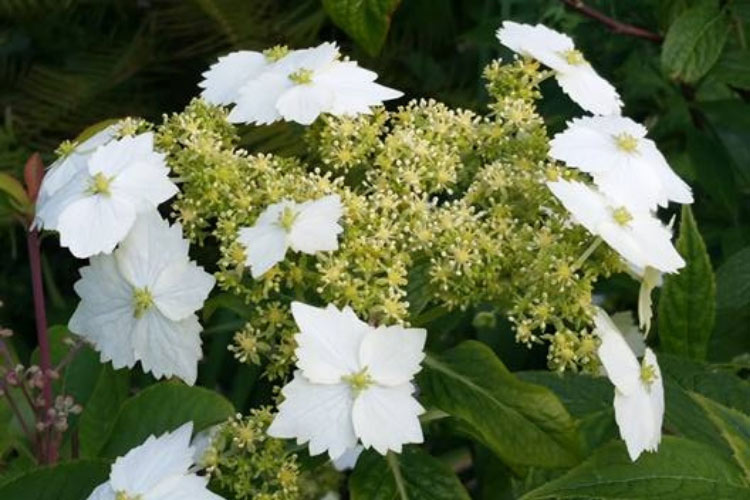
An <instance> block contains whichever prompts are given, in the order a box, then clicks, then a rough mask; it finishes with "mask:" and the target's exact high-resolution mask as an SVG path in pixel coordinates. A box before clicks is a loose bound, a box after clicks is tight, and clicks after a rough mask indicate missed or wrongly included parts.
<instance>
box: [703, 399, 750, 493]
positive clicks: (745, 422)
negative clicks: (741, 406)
mask: <svg viewBox="0 0 750 500" xmlns="http://www.w3.org/2000/svg"><path fill="white" fill-rule="evenodd" d="M691 395H692V397H693V399H695V401H697V402H698V404H699V405H701V407H703V409H704V410H705V411H706V413H707V414H708V417H709V418H710V419H711V421H712V422H713V423H714V425H715V426H716V427H717V428H718V429H719V432H720V433H721V436H722V437H723V438H724V440H725V441H726V442H727V444H728V445H729V447H730V448H731V449H732V452H733V454H734V459H735V461H736V462H737V463H738V464H739V465H740V467H742V470H743V471H745V477H746V478H747V479H750V417H749V416H747V415H745V414H744V413H741V412H739V411H737V410H733V409H732V408H727V407H726V406H724V405H720V404H719V403H717V402H715V401H712V400H710V399H708V398H705V397H703V396H701V395H700V394H695V393H693V394H691Z"/></svg>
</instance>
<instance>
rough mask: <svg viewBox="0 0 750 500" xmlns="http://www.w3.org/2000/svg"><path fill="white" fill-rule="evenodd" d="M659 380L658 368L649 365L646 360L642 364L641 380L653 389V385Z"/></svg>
mask: <svg viewBox="0 0 750 500" xmlns="http://www.w3.org/2000/svg"><path fill="white" fill-rule="evenodd" d="M657 378H658V377H657V375H656V368H654V367H653V365H649V364H647V363H646V361H645V360H644V361H643V362H642V363H641V380H642V381H643V383H644V384H646V385H647V386H648V387H651V384H653V383H654V382H655V381H656V379H657Z"/></svg>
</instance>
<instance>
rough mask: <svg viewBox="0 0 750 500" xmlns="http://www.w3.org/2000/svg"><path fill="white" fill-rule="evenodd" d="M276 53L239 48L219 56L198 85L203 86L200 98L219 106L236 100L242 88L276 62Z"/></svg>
mask: <svg viewBox="0 0 750 500" xmlns="http://www.w3.org/2000/svg"><path fill="white" fill-rule="evenodd" d="M273 54H274V53H271V52H269V53H261V52H254V51H251V50H240V51H237V52H232V53H231V54H227V55H226V56H223V57H220V58H219V60H218V62H216V63H215V64H213V65H212V66H211V67H210V68H209V69H208V71H206V72H204V73H203V78H204V79H203V81H201V82H200V83H199V84H198V86H199V87H201V88H202V89H203V91H202V92H201V97H203V99H205V100H206V101H207V102H210V103H211V104H217V105H220V106H226V105H229V104H233V103H235V102H237V99H238V98H239V96H240V88H242V86H243V85H245V84H246V83H248V82H250V81H252V80H254V79H255V78H257V77H259V76H260V75H261V74H263V73H264V72H265V71H266V70H267V69H268V68H269V66H271V65H272V64H273V63H274V62H275V57H274V55H273ZM284 55H285V52H284Z"/></svg>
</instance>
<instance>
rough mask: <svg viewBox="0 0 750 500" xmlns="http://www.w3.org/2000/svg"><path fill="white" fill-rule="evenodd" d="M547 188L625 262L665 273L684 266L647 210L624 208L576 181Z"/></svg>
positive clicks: (667, 232) (667, 234)
mask: <svg viewBox="0 0 750 500" xmlns="http://www.w3.org/2000/svg"><path fill="white" fill-rule="evenodd" d="M547 185H548V186H549V188H550V190H552V193H553V194H554V195H555V196H556V197H557V199H558V200H560V202H561V203H562V204H563V206H565V208H566V209H567V210H568V211H569V212H570V213H571V214H572V216H573V218H574V219H575V220H576V221H577V222H578V223H579V224H581V225H582V226H583V227H585V228H586V229H587V230H588V231H589V232H590V233H592V234H594V235H596V236H599V237H601V238H602V239H603V240H604V241H605V242H607V244H608V245H609V246H610V247H612V248H613V249H614V250H615V251H616V252H618V253H619V254H620V255H621V256H622V257H623V258H624V259H626V260H627V261H629V262H632V263H633V264H634V265H636V266H639V267H642V268H646V267H647V266H650V267H652V268H654V269H658V270H660V271H662V272H665V273H673V272H676V271H677V270H678V269H680V268H681V267H683V266H684V265H685V261H684V260H683V259H682V257H681V256H680V254H679V253H677V250H675V248H674V246H673V245H672V240H671V239H672V231H670V230H669V228H667V227H666V226H665V225H664V224H662V222H661V221H660V220H659V219H657V218H656V217H655V216H654V215H653V214H652V213H651V212H650V211H649V210H646V209H634V208H628V207H625V206H623V205H621V204H619V203H617V202H616V201H613V200H611V199H609V198H607V197H606V196H604V195H603V194H601V193H600V192H598V191H597V190H595V189H593V188H591V187H589V186H587V185H586V184H583V183H581V182H577V181H554V182H548V183H547Z"/></svg>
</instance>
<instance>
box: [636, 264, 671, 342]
mask: <svg viewBox="0 0 750 500" xmlns="http://www.w3.org/2000/svg"><path fill="white" fill-rule="evenodd" d="M628 265H629V267H630V272H631V273H632V274H633V275H635V276H636V277H637V278H638V279H639V280H640V282H641V286H640V288H639V290H638V325H639V326H640V327H641V328H642V329H643V331H644V332H645V334H646V335H648V332H649V330H651V320H652V319H653V316H654V312H653V301H652V300H651V292H653V291H654V288H657V287H659V286H661V284H662V281H663V280H662V274H661V272H659V270H658V269H654V268H653V267H651V266H648V267H646V268H645V269H643V268H640V267H638V266H635V265H633V264H631V263H628Z"/></svg>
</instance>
